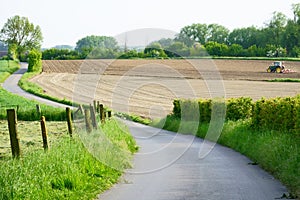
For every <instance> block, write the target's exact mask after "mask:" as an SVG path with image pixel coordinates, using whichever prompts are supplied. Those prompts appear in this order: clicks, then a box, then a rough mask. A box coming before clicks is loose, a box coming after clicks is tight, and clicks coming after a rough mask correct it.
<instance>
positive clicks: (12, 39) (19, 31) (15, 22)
mask: <svg viewBox="0 0 300 200" xmlns="http://www.w3.org/2000/svg"><path fill="white" fill-rule="evenodd" d="M0 41H2V42H4V43H5V44H6V45H8V47H9V49H14V50H15V51H16V52H13V53H15V54H16V55H17V57H20V56H21V54H22V53H24V52H25V51H29V50H32V49H40V48H41V43H42V41H43V36H42V32H41V28H40V27H39V26H38V25H37V26H35V25H34V24H33V23H30V22H29V20H28V18H26V17H20V16H18V15H16V16H14V17H11V18H9V19H8V20H7V22H6V23H5V24H4V26H3V28H2V29H1V31H0ZM10 46H14V48H10ZM10 53H11V52H10Z"/></svg>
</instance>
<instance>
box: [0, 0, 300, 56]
mask: <svg viewBox="0 0 300 200" xmlns="http://www.w3.org/2000/svg"><path fill="white" fill-rule="evenodd" d="M292 11H293V13H294V16H293V18H292V19H289V18H288V17H287V16H286V15H284V14H283V13H281V12H274V13H273V15H272V17H271V19H270V20H269V21H268V22H267V23H266V24H265V25H264V27H261V28H257V27H255V26H250V27H244V28H236V29H234V30H233V31H230V30H229V29H228V28H226V27H224V26H222V25H219V24H201V23H195V24H191V25H187V26H185V27H183V28H181V30H180V32H179V33H178V34H177V35H176V37H175V38H172V39H171V38H163V39H160V40H158V41H154V42H152V43H150V44H149V45H148V46H146V47H145V48H144V49H143V50H137V49H128V48H127V47H126V45H125V47H124V48H122V47H120V46H119V45H118V43H117V41H116V40H115V39H114V38H113V37H109V36H96V35H91V36H86V37H84V38H82V39H80V40H78V41H77V43H76V47H75V49H71V48H70V46H63V45H62V46H57V47H56V48H51V49H46V50H44V51H43V52H42V59H45V60H50V59H59V60H66V59H86V58H90V59H97V58H124V59H128V58H148V57H152V58H173V57H201V56H233V57H300V3H298V4H293V5H292ZM42 39H43V37H42V33H41V29H40V27H39V26H34V25H33V24H32V23H30V22H29V21H28V19H27V18H25V17H19V16H14V17H12V18H10V19H8V21H7V23H6V24H5V25H4V27H3V28H2V30H1V31H0V41H1V42H2V43H0V47H1V48H3V47H4V48H5V47H7V48H8V58H9V59H20V60H24V59H27V57H28V52H29V51H30V50H33V49H37V50H40V48H41V42H42Z"/></svg>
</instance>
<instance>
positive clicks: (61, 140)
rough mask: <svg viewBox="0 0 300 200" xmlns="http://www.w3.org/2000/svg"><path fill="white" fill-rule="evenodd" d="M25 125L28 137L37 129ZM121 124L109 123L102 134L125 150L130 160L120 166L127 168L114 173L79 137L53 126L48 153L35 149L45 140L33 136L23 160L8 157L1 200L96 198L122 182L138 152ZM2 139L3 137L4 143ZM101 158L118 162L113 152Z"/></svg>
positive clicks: (2, 166) (0, 181)
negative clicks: (71, 136) (133, 157)
mask: <svg viewBox="0 0 300 200" xmlns="http://www.w3.org/2000/svg"><path fill="white" fill-rule="evenodd" d="M21 123H22V124H23V126H21V127H22V128H20V130H19V131H20V133H21V132H22V131H23V130H24V131H26V132H27V134H28V130H30V129H32V128H31V127H34V126H32V123H34V122H21ZM118 123H119V122H117V121H115V120H114V119H112V120H110V121H107V122H106V124H105V126H103V127H102V130H103V132H102V133H103V134H105V135H106V137H107V138H109V139H110V141H111V142H113V143H114V144H115V145H116V146H118V147H119V148H120V149H122V152H128V153H127V154H122V155H123V156H124V155H127V157H123V158H122V159H119V160H118V164H119V165H118V166H119V167H120V166H122V167H123V168H118V169H114V168H111V166H109V165H106V163H102V162H100V161H99V159H97V158H96V157H95V156H94V155H92V153H91V152H89V151H88V150H87V148H86V147H85V145H84V144H83V143H82V140H81V139H80V138H79V137H78V135H76V134H75V135H73V138H72V139H70V137H69V136H67V132H66V129H63V128H62V127H60V125H57V127H56V128H55V126H54V127H53V125H52V130H51V133H49V134H51V135H50V138H52V142H51V146H50V149H48V151H47V152H44V150H43V149H42V145H41V146H40V148H39V149H37V148H33V147H35V146H36V144H38V143H37V142H34V141H36V140H38V139H36V137H40V140H41V136H40V135H35V136H34V135H33V134H32V138H31V139H32V141H31V142H30V141H28V142H27V144H28V145H29V147H26V148H27V151H26V152H25V153H24V154H23V156H22V157H21V158H20V160H17V159H8V158H5V157H4V158H2V159H1V160H0V186H1V187H0V199H49V200H50V199H93V198H96V196H97V195H98V194H99V193H101V192H103V191H104V190H107V189H108V188H109V187H111V186H112V185H113V184H114V183H116V182H117V181H118V180H119V178H120V176H121V174H122V170H124V169H125V167H129V166H130V163H129V162H130V160H131V155H132V153H134V152H135V151H136V149H137V148H136V145H135V142H134V140H133V138H132V137H131V135H130V134H129V132H128V130H126V129H124V127H123V126H122V125H121V126H119V125H118ZM119 127H122V129H120V128H119ZM49 128H50V127H49ZM55 132H57V133H55ZM82 134H83V133H82ZM85 134H86V133H85ZM87 137H89V136H87ZM1 138H2V137H1V135H0V141H1ZM34 138H35V139H34ZM120 138H126V141H127V143H126V144H124V142H123V140H121V139H120ZM20 140H21V141H22V140H23V137H21V139H20ZM98 142H99V141H98ZM97 145H99V146H101V145H105V144H102V143H97ZM28 148H30V149H28ZM93 153H94V154H95V153H97V152H93ZM99 156H103V157H105V158H106V161H108V160H114V161H115V160H116V158H115V156H116V155H112V154H111V152H109V151H106V152H101V155H99Z"/></svg>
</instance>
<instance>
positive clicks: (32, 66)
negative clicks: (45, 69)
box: [28, 49, 42, 72]
mask: <svg viewBox="0 0 300 200" xmlns="http://www.w3.org/2000/svg"><path fill="white" fill-rule="evenodd" d="M41 71H42V53H41V52H40V51H39V50H36V49H32V50H31V51H30V52H29V54H28V72H41Z"/></svg>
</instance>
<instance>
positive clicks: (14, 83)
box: [3, 63, 67, 108]
mask: <svg viewBox="0 0 300 200" xmlns="http://www.w3.org/2000/svg"><path fill="white" fill-rule="evenodd" d="M27 68H28V64H27V63H21V67H20V69H19V70H18V71H16V72H15V73H14V74H12V75H11V76H10V77H8V78H7V79H6V81H5V82H4V83H3V88H4V89H5V90H7V91H9V92H11V93H14V94H17V95H19V96H23V97H25V98H27V99H32V100H36V101H38V102H40V103H43V104H47V105H50V106H53V107H63V108H65V107H67V105H64V104H61V103H56V102H53V101H50V100H47V99H44V98H41V97H38V96H35V95H32V94H30V93H28V92H26V91H24V90H22V89H21V88H20V87H19V86H18V82H19V80H20V79H21V77H22V75H23V74H24V73H25V72H26V71H27Z"/></svg>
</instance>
